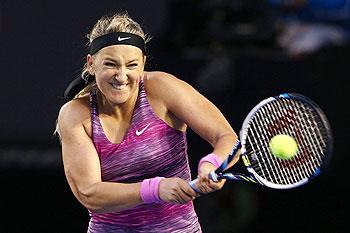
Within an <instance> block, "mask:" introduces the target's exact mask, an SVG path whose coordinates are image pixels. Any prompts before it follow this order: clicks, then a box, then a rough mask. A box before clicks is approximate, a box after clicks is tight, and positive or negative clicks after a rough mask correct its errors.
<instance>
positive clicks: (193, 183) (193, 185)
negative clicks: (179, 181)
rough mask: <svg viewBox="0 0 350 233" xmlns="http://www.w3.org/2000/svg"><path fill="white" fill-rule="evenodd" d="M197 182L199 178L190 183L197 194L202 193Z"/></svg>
mask: <svg viewBox="0 0 350 233" xmlns="http://www.w3.org/2000/svg"><path fill="white" fill-rule="evenodd" d="M197 181H198V178H197V179H194V180H192V181H190V183H189V184H190V186H191V188H192V189H193V190H194V191H196V192H197V193H200V191H199V189H197V187H196V183H197Z"/></svg>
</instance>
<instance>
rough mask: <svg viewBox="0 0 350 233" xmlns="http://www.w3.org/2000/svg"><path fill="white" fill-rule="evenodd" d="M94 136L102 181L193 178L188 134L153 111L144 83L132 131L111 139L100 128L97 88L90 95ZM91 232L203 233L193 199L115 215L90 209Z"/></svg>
mask: <svg viewBox="0 0 350 233" xmlns="http://www.w3.org/2000/svg"><path fill="white" fill-rule="evenodd" d="M90 105H91V120H92V136H93V142H94V145H95V148H96V150H97V153H98V155H99V158H100V165H101V172H102V181H109V182H121V183H135V182H141V181H142V180H144V179H147V178H153V177H156V176H162V177H180V178H182V179H185V180H187V181H190V180H191V176H190V169H189V164H188V157H187V141H186V133H184V132H181V131H178V130H176V129H174V128H172V127H170V126H168V125H167V124H166V123H165V122H164V121H163V120H161V119H160V118H159V117H157V116H156V114H155V113H154V112H153V110H152V108H151V106H150V104H149V102H148V100H147V97H146V92H145V88H144V83H143V82H142V81H141V82H140V88H139V94H138V99H137V102H136V105H135V109H134V113H133V117H132V122H131V125H130V127H129V130H128V132H127V134H126V135H125V137H124V138H123V140H122V141H121V142H120V143H117V144H115V143H112V142H110V141H109V140H108V139H107V137H106V135H105V133H104V131H103V128H102V126H101V122H100V119H99V114H98V106H97V95H96V89H93V90H92V91H91V93H90ZM90 216H91V219H90V223H89V229H88V232H90V233H102V232H153V233H156V232H162V233H163V232H172V233H173V232H184V233H189V232H201V228H200V225H199V222H198V218H197V215H196V213H195V211H194V207H193V203H192V202H189V203H187V204H184V205H179V204H171V203H155V204H142V205H139V206H137V207H134V208H132V209H128V210H124V211H120V212H113V213H103V214H97V213H91V212H90Z"/></svg>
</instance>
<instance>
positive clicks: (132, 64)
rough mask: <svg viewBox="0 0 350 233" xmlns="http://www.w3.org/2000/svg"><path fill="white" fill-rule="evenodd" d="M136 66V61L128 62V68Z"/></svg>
mask: <svg viewBox="0 0 350 233" xmlns="http://www.w3.org/2000/svg"><path fill="white" fill-rule="evenodd" d="M137 66H138V63H130V64H128V67H129V68H135V67H137Z"/></svg>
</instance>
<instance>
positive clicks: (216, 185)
mask: <svg viewBox="0 0 350 233" xmlns="http://www.w3.org/2000/svg"><path fill="white" fill-rule="evenodd" d="M225 182H226V180H220V181H219V182H214V181H212V180H210V181H209V184H208V186H209V187H211V188H212V189H214V190H218V189H221V188H222V187H223V186H224V184H225Z"/></svg>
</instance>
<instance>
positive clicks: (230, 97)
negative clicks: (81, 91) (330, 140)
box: [0, 0, 350, 233]
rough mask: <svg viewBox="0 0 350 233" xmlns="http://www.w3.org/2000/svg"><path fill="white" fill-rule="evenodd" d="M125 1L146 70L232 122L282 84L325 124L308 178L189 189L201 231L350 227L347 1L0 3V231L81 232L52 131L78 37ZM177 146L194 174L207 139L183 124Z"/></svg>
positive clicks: (79, 58) (77, 56)
mask: <svg viewBox="0 0 350 233" xmlns="http://www.w3.org/2000/svg"><path fill="white" fill-rule="evenodd" d="M125 10H126V11H128V13H129V14H130V15H131V16H132V17H133V18H134V19H136V21H138V22H140V23H141V24H142V25H143V26H144V28H145V30H146V32H147V33H149V34H150V35H151V36H152V37H153V39H152V41H151V42H150V43H149V46H148V49H149V51H150V53H149V57H148V64H147V70H162V71H166V72H170V73H172V74H174V75H176V76H177V77H179V78H181V79H183V80H185V81H187V82H189V83H190V84H191V85H193V86H194V87H196V88H197V89H198V90H199V91H200V92H201V93H203V94H204V95H206V96H207V97H208V98H209V99H210V100H211V101H213V102H214V103H215V104H216V105H217V106H218V107H219V108H220V109H221V110H222V112H223V113H224V114H225V116H226V117H227V118H228V120H229V121H230V122H231V123H232V126H233V128H234V129H235V130H236V131H239V129H240V125H241V123H242V121H243V119H244V117H245V116H246V114H247V113H248V112H249V110H250V109H251V108H252V107H253V106H254V105H255V104H256V103H257V102H258V101H259V100H261V99H263V98H266V97H268V96H271V95H276V94H279V93H282V92H298V93H301V94H304V95H306V96H308V97H310V98H311V99H313V100H314V101H315V102H316V103H318V104H319V105H320V106H321V108H322V109H323V110H324V111H325V112H326V115H327V117H328V118H329V120H330V123H331V126H332V128H333V134H334V138H335V148H334V155H333V156H334V157H333V159H332V161H331V163H330V166H329V168H328V169H327V170H326V171H325V172H324V173H323V174H322V175H321V176H320V177H318V178H317V179H316V180H314V181H313V182H311V183H310V184H308V185H307V186H304V187H302V188H297V189H294V190H287V191H281V190H270V189H267V188H264V187H260V186H255V185H252V184H245V183H227V185H226V186H225V188H224V189H223V190H222V191H220V192H217V193H213V194H210V195H207V196H202V197H200V198H198V199H197V200H196V201H195V205H196V210H197V213H198V216H199V218H200V222H201V224H202V228H203V231H204V232H208V233H209V232H212V233H221V232H222V233H226V232H349V231H350V228H349V226H348V222H347V221H346V220H347V219H346V218H345V211H346V210H347V209H348V207H349V181H348V177H347V173H346V169H347V167H346V166H347V164H349V161H350V160H349V154H348V150H347V149H346V144H348V143H349V136H348V131H349V127H348V122H349V120H348V119H349V117H350V116H349V103H348V101H349V98H348V90H349V72H348V69H349V67H350V46H349V29H350V27H349V26H350V1H348V0H332V1H331V0H329V1H327V0H269V1H268V0H202V1H199V0H198V1H196V0H186V1H185V0H168V1H164V0H148V1H136V0H129V1H117V0H114V1H106V0H103V1H92V0H85V1H81V0H76V1H44V0H35V1H24V0H2V1H1V2H0V55H1V56H0V58H1V62H0V67H1V73H0V77H1V78H0V79H1V84H2V88H1V91H0V102H1V105H0V106H1V110H2V113H1V116H0V119H1V121H0V122H1V123H0V172H1V176H0V183H1V192H0V200H1V207H2V208H1V211H2V218H1V225H0V226H1V228H0V229H1V230H0V231H1V232H10V233H12V232H21V233H22V232H46V233H51V232H52V233H55V232H57V233H58V232H61V233H62V232H66V233H73V232H86V229H87V224H88V218H89V216H88V212H87V211H86V210H85V209H84V208H83V207H82V206H81V205H80V204H79V203H78V202H77V201H76V199H75V198H74V197H73V194H72V193H71V191H70V189H69V187H68V184H67V182H66V180H65V176H64V173H63V166H62V161H61V154H60V145H59V141H58V139H57V138H56V137H54V136H52V133H53V130H54V128H55V121H56V117H57V114H58V111H59V109H60V106H61V105H62V104H63V103H64V102H65V101H64V99H63V97H62V96H63V92H64V89H65V88H66V86H67V85H68V83H69V82H70V81H71V80H72V79H73V78H75V77H76V76H77V75H79V73H80V71H81V67H82V63H83V61H84V58H85V56H86V52H87V49H86V46H85V45H86V43H87V39H86V34H87V33H89V30H90V29H91V27H92V26H93V24H94V23H95V21H96V20H97V19H98V18H100V17H101V16H102V15H105V14H111V13H115V12H118V11H125ZM189 101H190V100H189ZM188 143H189V157H190V163H191V167H192V170H193V171H196V166H197V162H198V160H199V159H200V158H201V157H202V156H203V155H205V154H206V153H208V152H209V151H210V147H209V145H208V144H207V143H206V142H204V141H203V140H202V139H200V138H199V137H198V136H197V135H195V134H194V133H193V132H192V131H191V130H189V133H188ZM193 175H195V174H194V173H193Z"/></svg>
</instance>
